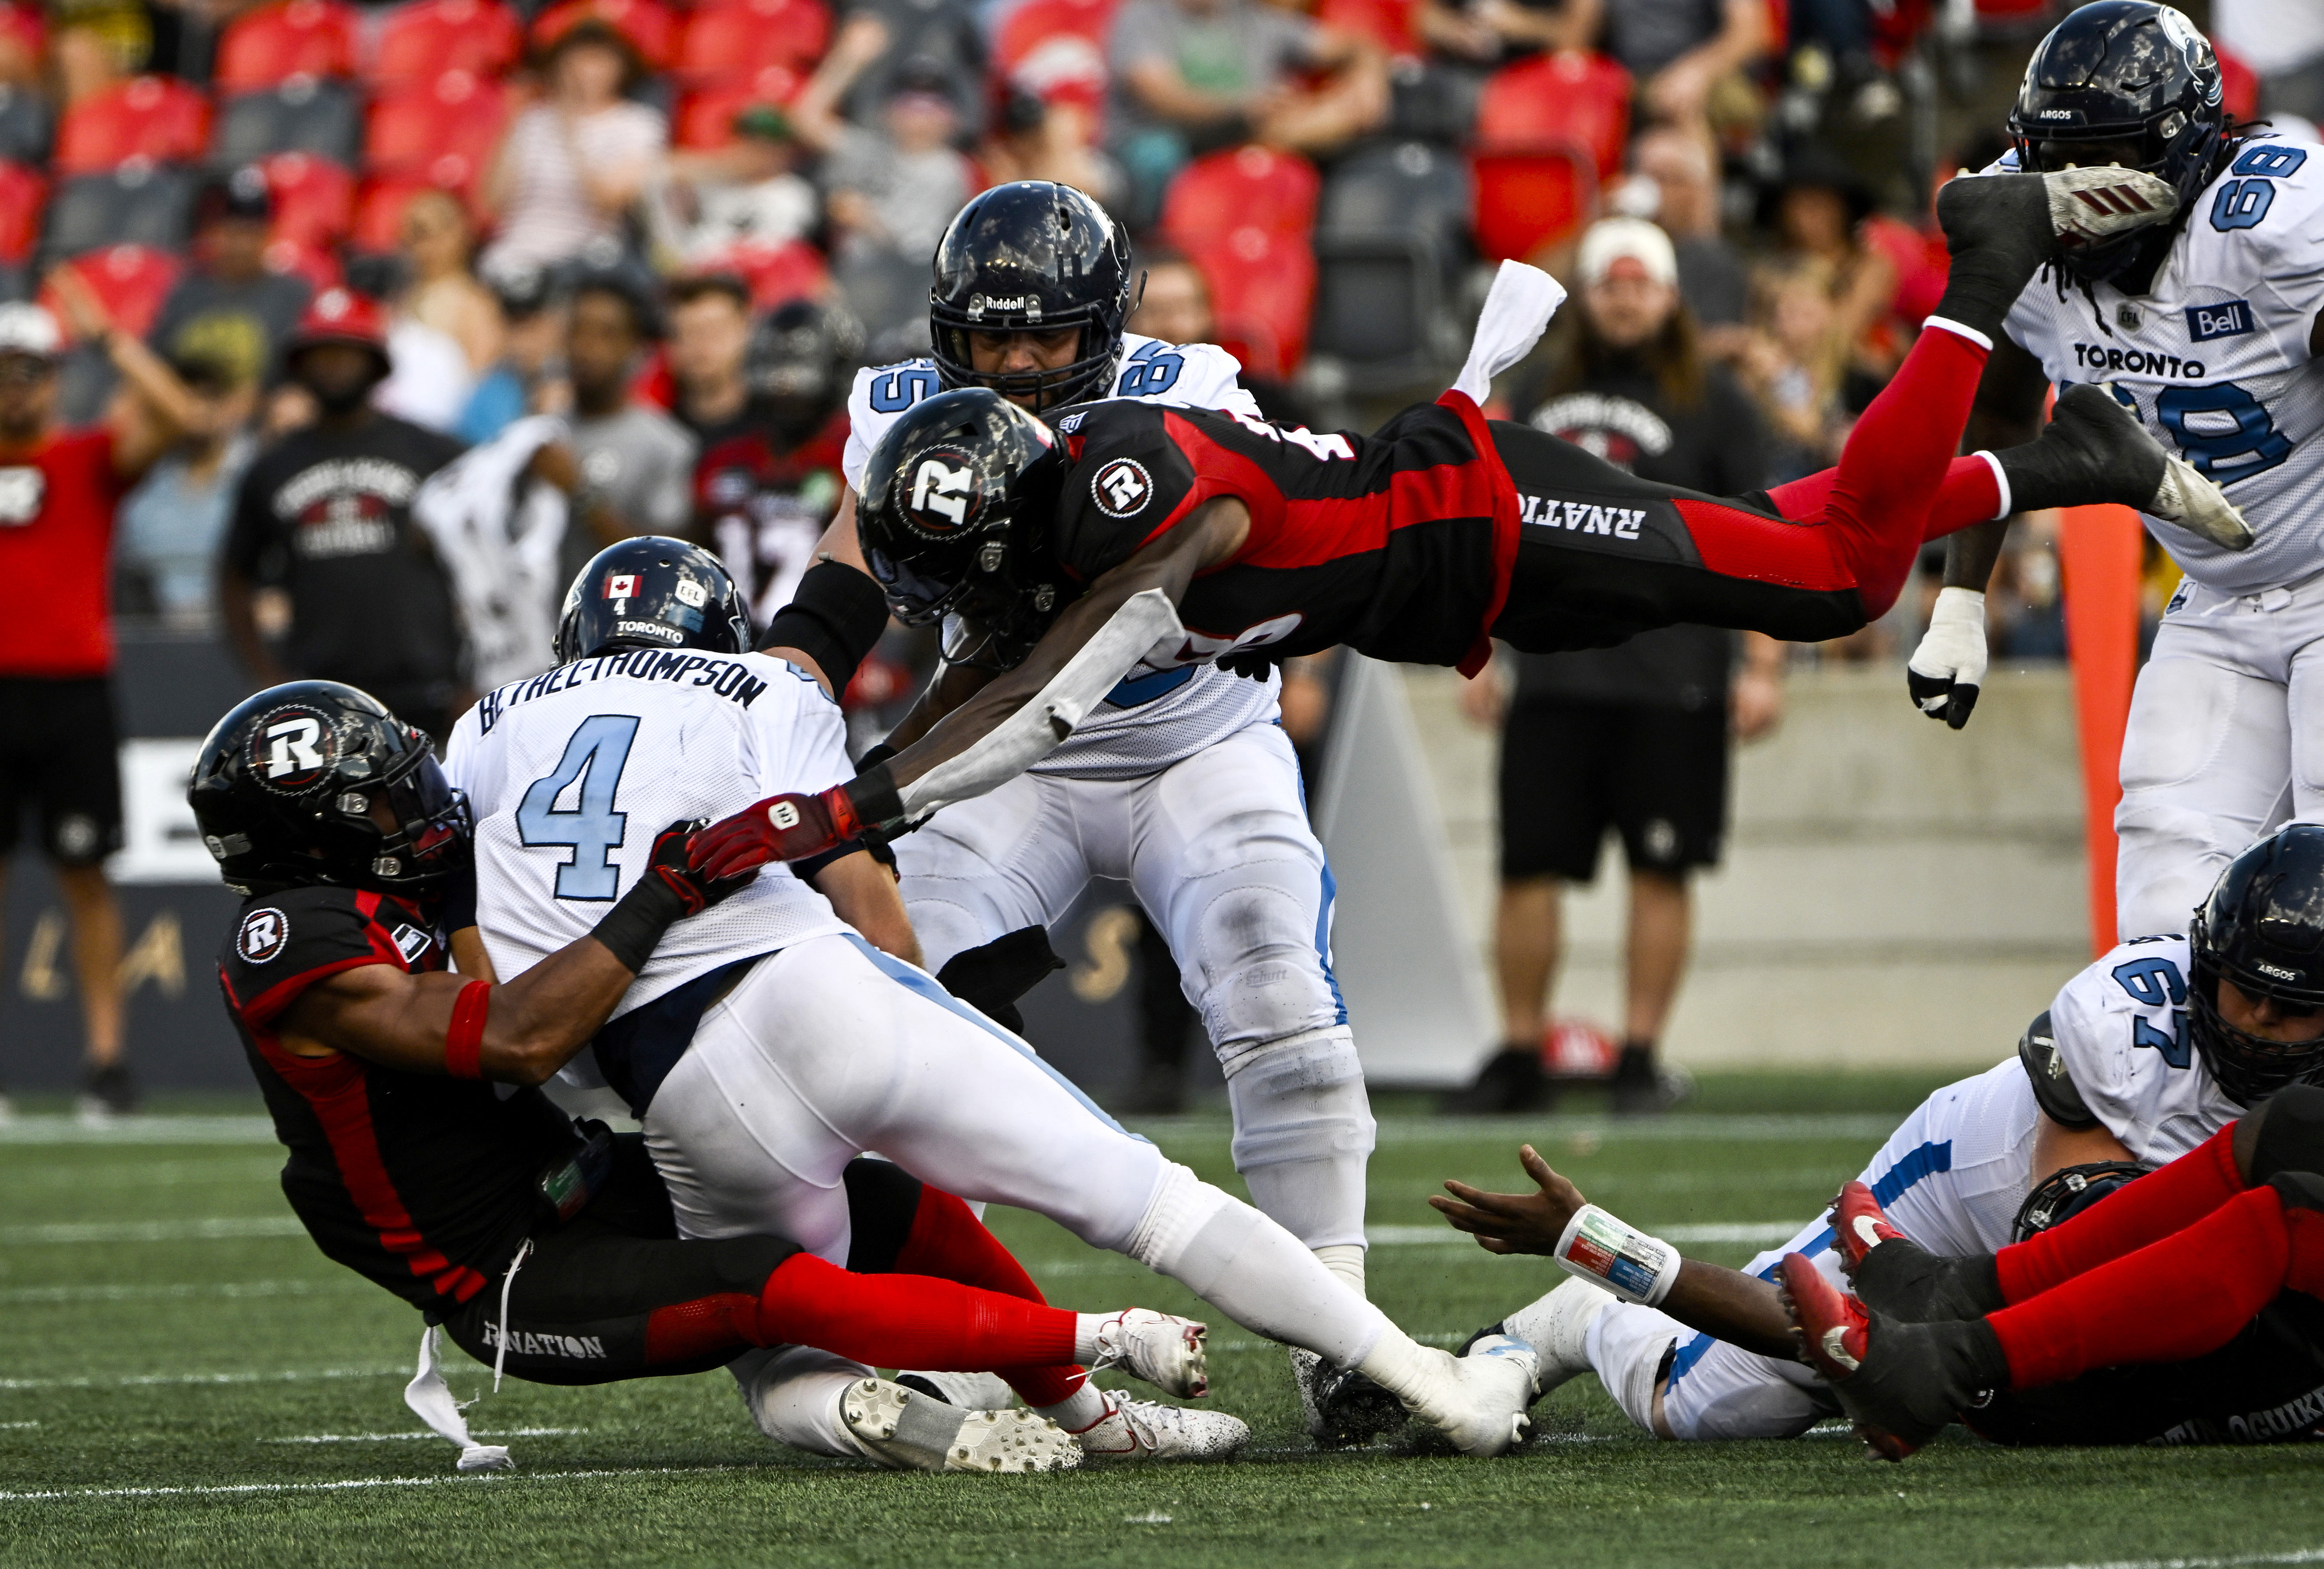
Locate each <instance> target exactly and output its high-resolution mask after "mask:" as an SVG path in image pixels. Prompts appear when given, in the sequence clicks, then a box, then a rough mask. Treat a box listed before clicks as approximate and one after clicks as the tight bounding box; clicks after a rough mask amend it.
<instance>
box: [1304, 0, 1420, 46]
mask: <svg viewBox="0 0 2324 1569" xmlns="http://www.w3.org/2000/svg"><path fill="white" fill-rule="evenodd" d="M1419 9H1420V6H1419V4H1418V0H1323V4H1322V5H1319V6H1317V7H1316V9H1315V20H1316V21H1318V22H1320V23H1323V25H1324V26H1326V27H1335V28H1337V29H1339V30H1340V31H1341V32H1352V33H1354V34H1355V35H1356V36H1357V37H1359V38H1369V39H1370V40H1371V41H1372V42H1374V43H1377V44H1378V45H1379V46H1380V48H1382V49H1384V50H1386V51H1388V53H1389V54H1392V55H1400V56H1408V57H1411V58H1413V59H1418V58H1419V57H1420V56H1422V55H1424V54H1426V53H1427V52H1428V46H1427V45H1426V44H1425V43H1423V42H1421V41H1420V34H1419V33H1417V32H1415V31H1414V30H1413V25H1412V20H1413V14H1414V13H1416V12H1417V11H1418V10H1419Z"/></svg>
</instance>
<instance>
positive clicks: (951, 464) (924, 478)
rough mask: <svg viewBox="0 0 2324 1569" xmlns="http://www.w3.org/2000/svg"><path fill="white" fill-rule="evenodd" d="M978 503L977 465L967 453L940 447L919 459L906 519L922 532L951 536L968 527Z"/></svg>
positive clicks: (913, 477)
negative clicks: (950, 534) (969, 458)
mask: <svg viewBox="0 0 2324 1569" xmlns="http://www.w3.org/2000/svg"><path fill="white" fill-rule="evenodd" d="M978 500H979V497H978V494H977V485H976V466H975V465H974V464H973V463H971V462H970V461H969V460H968V454H966V453H965V452H962V451H960V450H958V449H957V448H950V447H939V448H936V449H935V450H934V451H932V452H929V453H928V454H927V455H926V456H925V457H922V458H921V459H920V464H919V466H918V468H916V469H914V470H913V471H912V499H911V503H910V505H909V506H908V509H907V511H906V518H907V520H908V521H909V522H910V523H911V524H912V525H913V527H915V528H916V529H918V531H920V532H922V533H924V534H929V535H937V534H949V533H952V532H954V531H956V530H958V529H961V528H963V527H964V526H966V524H967V522H968V521H969V519H970V518H972V517H973V516H974V515H975V513H976V503H977V502H978Z"/></svg>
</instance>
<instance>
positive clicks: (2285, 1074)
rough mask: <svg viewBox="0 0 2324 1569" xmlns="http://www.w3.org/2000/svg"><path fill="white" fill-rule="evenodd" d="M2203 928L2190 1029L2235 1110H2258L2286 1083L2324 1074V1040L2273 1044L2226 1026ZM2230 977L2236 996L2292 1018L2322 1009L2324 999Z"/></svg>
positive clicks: (2191, 993) (2252, 979)
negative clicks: (2264, 1002) (2261, 1001)
mask: <svg viewBox="0 0 2324 1569" xmlns="http://www.w3.org/2000/svg"><path fill="white" fill-rule="evenodd" d="M2199 928H2200V918H2198V936H2197V941H2196V958H2195V965H2194V969H2195V974H2194V976H2193V982H2194V983H2193V984H2192V985H2190V987H2188V989H2187V1028H2188V1033H2189V1034H2190V1036H2192V1037H2193V1038H2194V1042H2195V1049H2196V1050H2197V1051H2198V1052H2199V1053H2201V1054H2202V1057H2203V1066H2205V1067H2207V1068H2209V1070H2210V1074H2211V1077H2212V1079H2213V1080H2214V1081H2216V1082H2217V1083H2218V1086H2219V1088H2220V1090H2221V1091H2223V1092H2224V1093H2225V1094H2227V1098H2228V1099H2229V1100H2231V1101H2234V1102H2235V1103H2236V1104H2237V1105H2240V1106H2255V1105H2257V1104H2259V1103H2260V1102H2262V1101H2264V1100H2265V1099H2267V1097H2268V1096H2270V1095H2272V1094H2275V1092H2276V1091H2278V1090H2280V1089H2282V1088H2283V1087H2284V1086H2285V1085H2286V1084H2292V1083H2295V1082H2296V1081H2298V1080H2301V1079H2304V1078H2307V1077H2309V1076H2310V1075H2314V1074H2317V1073H2319V1072H2324V1038H2318V1039H2314V1040H2271V1039H2269V1038H2267V1037H2266V1036H2264V1035H2254V1034H2253V1033H2251V1032H2250V1031H2249V1030H2246V1029H2236V1027H2235V1026H2234V1025H2232V1024H2230V1023H2228V1022H2227V1016H2226V1015H2225V1014H2224V1013H2222V1012H2221V1011H2219V1001H2218V998H2219V981H2220V979H2221V975H2220V971H2219V966H2218V964H2217V963H2216V962H2215V961H2214V960H2212V959H2211V958H2210V957H2209V956H2208V955H2205V954H2204V952H2203V945H2202V941H2201V937H2200V930H2199ZM2227 978H2228V979H2230V980H2232V981H2234V983H2235V985H2236V990H2237V991H2239V992H2244V993H2245V994H2246V995H2247V996H2251V997H2255V998H2256V997H2265V998H2268V999H2270V1000H2271V1001H2273V1002H2274V1003H2275V1005H2276V1007H2277V1008H2278V1009H2279V1010H2281V1011H2282V1012H2284V1013H2285V1014H2287V1015H2288V1016H2290V1017H2292V1018H2294V1019H2305V1018H2309V1017H2311V1016H2312V1015H2314V1014H2315V1013H2316V1012H2317V1011H2319V1009H2324V998H2319V997H2318V996H2316V995H2314V994H2313V993H2311V992H2304V991H2300V990H2298V989H2295V988H2290V987H2285V986H2281V985H2277V984H2275V983H2269V982H2264V981H2263V980H2261V979H2260V978H2258V977H2256V976H2252V975H2248V974H2239V975H2234V976H2229V977H2227Z"/></svg>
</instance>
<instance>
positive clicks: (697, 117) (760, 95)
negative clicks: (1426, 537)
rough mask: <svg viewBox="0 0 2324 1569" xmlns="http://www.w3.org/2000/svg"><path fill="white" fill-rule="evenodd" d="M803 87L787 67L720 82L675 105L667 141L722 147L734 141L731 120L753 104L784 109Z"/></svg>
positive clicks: (687, 145)
mask: <svg viewBox="0 0 2324 1569" xmlns="http://www.w3.org/2000/svg"><path fill="white" fill-rule="evenodd" d="M805 86H807V78H805V77H803V76H801V75H799V74H798V72H797V71H794V70H792V69H790V68H789V67H788V66H780V65H770V66H768V67H766V68H764V69H761V70H760V71H758V72H757V73H755V74H754V75H752V76H750V77H747V78H743V79H742V80H740V81H728V82H721V83H718V84H717V85H715V86H712V87H705V88H700V89H698V90H696V91H695V92H691V93H688V94H687V95H686V97H685V99H684V100H683V101H682V102H681V103H680V104H679V105H678V120H677V128H676V129H675V130H674V131H673V132H672V133H671V138H670V139H671V140H672V141H673V142H675V143H677V144H678V146H680V147H690V148H705V147H724V146H725V145H726V143H729V142H732V141H733V140H734V116H735V115H739V114H741V113H742V111H743V110H745V109H747V108H750V107H751V106H752V105H754V104H772V105H775V106H778V107H781V106H788V104H789V103H790V101H791V100H792V99H793V98H795V97H798V90H799V89H800V88H803V87H805Z"/></svg>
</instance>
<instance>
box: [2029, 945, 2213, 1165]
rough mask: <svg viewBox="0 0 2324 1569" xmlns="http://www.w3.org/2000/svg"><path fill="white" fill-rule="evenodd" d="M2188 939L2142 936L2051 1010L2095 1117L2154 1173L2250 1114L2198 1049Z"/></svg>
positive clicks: (2071, 985) (2064, 1059) (2073, 1075)
mask: <svg viewBox="0 0 2324 1569" xmlns="http://www.w3.org/2000/svg"><path fill="white" fill-rule="evenodd" d="M2193 976H2194V966H2193V963H2192V960H2191V958H2190V945H2189V943H2188V941H2187V939H2186V938H2185V937H2139V938H2136V939H2135V940H2133V941H2131V942H2127V943H2125V944H2123V945H2122V946H2120V947H2118V948H2116V949H2115V950H2114V951H2113V952H2112V953H2110V954H2108V955H2106V957H2104V958H2102V959H2100V960H2099V961H2098V963H2097V964H2092V965H2091V966H2090V967H2089V969H2087V970H2084V971H2083V972H2082V973H2081V974H2079V975H2077V976H2075V977H2074V978H2073V979H2072V980H2070V981H2069V982H2067V983H2066V984H2065V987H2064V989H2063V990H2061V992H2059V993H2058V998H2057V1001H2054V1002H2052V1003H2051V1004H2050V1028H2051V1029H2052V1039H2054V1040H2055V1041H2056V1042H2057V1047H2058V1057H2059V1060H2060V1063H2061V1065H2062V1066H2063V1067H2064V1068H2065V1071H2066V1075H2067V1076H2068V1077H2069V1078H2070V1079H2071V1080H2072V1081H2073V1084H2074V1088H2075V1089H2076V1090H2077V1091H2079V1092H2080V1094H2081V1097H2082V1103H2083V1104H2084V1105H2086V1106H2088V1107H2089V1109H2090V1114H2091V1115H2092V1116H2095V1117H2096V1118H2098V1121H2100V1122H2103V1123H2104V1124H2106V1128H2107V1131H2108V1132H2110V1133H2112V1134H2113V1135H2114V1136H2115V1137H2116V1139H2119V1140H2122V1145H2123V1148H2124V1149H2127V1150H2129V1151H2130V1152H2131V1154H2132V1156H2133V1157H2134V1158H2136V1159H2137V1160H2139V1161H2140V1162H2142V1163H2143V1164H2145V1165H2148V1166H2162V1165H2165V1164H2167V1163H2168V1162H2170V1161H2173V1160H2176V1159H2178V1158H2179V1157H2181V1155H2184V1154H2186V1153H2187V1151H2189V1150H2190V1149H2194V1148H2195V1146H2197V1145H2198V1144H2200V1143H2202V1142H2203V1140H2206V1139H2209V1137H2211V1135H2213V1134H2214V1133H2217V1132H2218V1131H2219V1130H2220V1129H2222V1128H2224V1127H2226V1126H2227V1124H2228V1123H2229V1122H2232V1121H2235V1120H2236V1118H2238V1117H2240V1116H2242V1115H2243V1114H2244V1110H2245V1109H2244V1108H2243V1107H2242V1106H2239V1105H2237V1104H2236V1103H2235V1102H2233V1101H2231V1100H2229V1099H2227V1096H2226V1095H2225V1094H2222V1093H2221V1092H2220V1090H2219V1087H2218V1084H2214V1083H2213V1082H2212V1080H2211V1075H2210V1070H2209V1069H2208V1068H2206V1067H2205V1066H2203V1059H2202V1057H2201V1056H2200V1055H2199V1053H2197V1051H2196V1050H2195V1043H2194V1038H2193V1037H2192V1036H2191V1035H2190V1033H2189V1026H2188V1021H2187V988H2188V987H2189V986H2190V985H2191V984H2192V983H2193Z"/></svg>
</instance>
